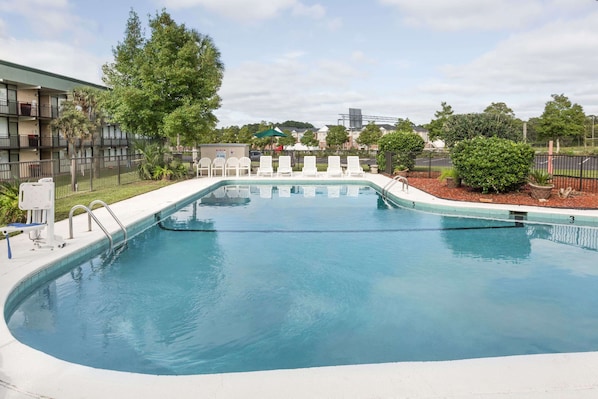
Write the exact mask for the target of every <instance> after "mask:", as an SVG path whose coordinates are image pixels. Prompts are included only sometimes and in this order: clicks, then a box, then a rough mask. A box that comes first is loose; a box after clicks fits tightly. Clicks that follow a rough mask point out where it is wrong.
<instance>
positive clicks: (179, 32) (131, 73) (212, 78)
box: [103, 10, 224, 145]
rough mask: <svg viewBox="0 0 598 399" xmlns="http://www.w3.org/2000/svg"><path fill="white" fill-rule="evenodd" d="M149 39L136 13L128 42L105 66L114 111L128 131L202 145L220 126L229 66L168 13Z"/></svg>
mask: <svg viewBox="0 0 598 399" xmlns="http://www.w3.org/2000/svg"><path fill="white" fill-rule="evenodd" d="M149 28H150V30H151V35H150V37H149V38H147V39H146V38H144V36H143V31H142V29H141V24H140V21H139V17H138V16H137V14H136V13H135V12H134V11H133V10H131V12H130V14H129V20H128V21H127V28H126V31H125V39H124V41H123V42H122V43H119V44H118V45H117V46H116V48H115V49H113V54H114V62H113V63H111V64H105V65H104V66H103V72H104V76H103V80H104V82H105V83H106V85H108V86H109V87H111V88H112V90H111V95H110V97H109V110H110V112H111V114H112V116H113V118H114V120H115V121H116V122H118V123H119V124H120V125H121V127H122V129H123V130H125V131H128V132H131V133H138V134H143V135H145V136H148V137H153V138H157V139H160V140H165V139H170V140H171V141H174V140H176V139H177V138H178V139H180V142H181V143H182V144H188V145H189V144H195V143H196V142H201V141H202V139H201V138H202V135H207V134H209V133H210V131H211V130H213V129H214V128H215V126H216V122H217V118H216V116H215V115H214V114H213V111H214V110H215V109H217V108H218V107H219V106H220V97H219V96H218V90H219V88H220V85H221V83H222V75H223V71H224V66H223V64H222V62H221V60H220V52H219V51H218V49H217V48H216V46H215V45H214V43H213V41H212V39H211V38H210V37H209V36H206V35H202V34H200V33H199V32H197V31H196V30H193V29H187V27H186V26H185V25H184V24H180V25H179V24H177V23H176V22H174V21H173V20H172V18H171V17H170V15H169V14H168V13H167V12H166V11H164V10H162V12H160V13H156V15H155V16H154V18H150V19H149Z"/></svg>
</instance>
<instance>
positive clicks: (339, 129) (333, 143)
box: [326, 125, 349, 150]
mask: <svg viewBox="0 0 598 399" xmlns="http://www.w3.org/2000/svg"><path fill="white" fill-rule="evenodd" d="M348 141H349V133H347V129H346V128H345V127H344V126H342V125H336V126H332V127H330V130H328V134H327V135H326V145H327V146H328V147H335V148H336V149H337V150H339V149H340V148H341V146H342V145H343V144H345V143H346V142H348Z"/></svg>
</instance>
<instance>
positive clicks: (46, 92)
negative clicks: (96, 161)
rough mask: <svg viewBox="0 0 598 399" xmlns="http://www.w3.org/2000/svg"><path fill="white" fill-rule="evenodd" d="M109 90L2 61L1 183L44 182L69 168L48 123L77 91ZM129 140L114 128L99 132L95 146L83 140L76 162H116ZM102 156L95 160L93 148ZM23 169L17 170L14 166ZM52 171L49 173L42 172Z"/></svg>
mask: <svg viewBox="0 0 598 399" xmlns="http://www.w3.org/2000/svg"><path fill="white" fill-rule="evenodd" d="M82 86H87V87H93V88H97V89H102V90H106V89H107V88H106V87H104V86H101V85H97V84H94V83H90V82H85V81H81V80H78V79H74V78H70V77H66V76H61V75H57V74H55V73H51V72H46V71H42V70H39V69H35V68H30V67H26V66H23V65H18V64H14V63H11V62H7V61H3V60H0V179H6V178H15V177H16V178H20V179H23V178H30V177H37V176H42V175H43V176H48V175H53V174H55V173H59V172H61V170H60V169H61V168H62V167H66V168H68V161H67V162H45V161H50V160H53V161H56V160H65V161H66V160H67V159H68V158H69V154H68V153H67V151H68V150H67V147H68V146H67V142H66V140H65V139H64V137H62V136H61V135H60V132H58V131H57V130H56V129H52V128H51V126H50V123H51V122H52V120H54V119H56V118H57V117H58V116H59V112H60V106H61V103H62V102H63V101H65V100H66V99H67V96H68V95H69V93H71V92H72V91H73V89H74V88H76V87H82ZM131 139H132V138H131V137H128V136H127V134H125V133H123V132H121V131H120V129H119V127H118V126H116V125H110V124H107V125H105V126H102V128H101V134H98V135H97V137H95V140H96V141H95V142H94V141H92V139H90V140H84V141H83V142H82V143H79V145H78V146H77V147H79V148H80V150H78V153H77V154H76V156H77V157H83V158H89V157H91V156H103V157H115V156H118V155H128V154H130V152H131V151H132V148H131V145H130V144H131ZM94 147H95V148H96V149H97V150H98V151H99V152H100V153H99V154H93V148H94ZM17 162H19V163H22V164H25V165H26V167H25V168H23V167H20V168H18V169H15V167H14V166H15V163H17ZM47 168H53V170H45V169H47Z"/></svg>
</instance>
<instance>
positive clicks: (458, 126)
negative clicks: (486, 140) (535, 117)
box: [439, 113, 523, 147]
mask: <svg viewBox="0 0 598 399" xmlns="http://www.w3.org/2000/svg"><path fill="white" fill-rule="evenodd" d="M477 136H484V137H500V138H503V139H509V140H513V141H521V140H522V138H523V137H522V133H521V123H520V122H518V121H517V120H516V119H515V118H513V117H510V116H504V115H498V114H491V113H481V114H457V115H451V116H450V117H449V118H448V119H447V121H446V122H445V123H444V125H443V128H442V133H441V135H440V136H439V137H440V138H441V139H442V140H444V142H445V143H446V145H447V146H448V147H452V146H454V145H455V144H456V143H457V142H459V141H461V140H465V139H472V138H474V137H477Z"/></svg>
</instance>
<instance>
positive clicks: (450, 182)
mask: <svg viewBox="0 0 598 399" xmlns="http://www.w3.org/2000/svg"><path fill="white" fill-rule="evenodd" d="M438 180H440V181H445V180H446V186H447V187H450V188H457V187H460V186H461V177H460V176H459V172H457V169H455V168H448V169H443V170H442V172H440V176H438Z"/></svg>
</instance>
